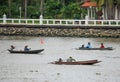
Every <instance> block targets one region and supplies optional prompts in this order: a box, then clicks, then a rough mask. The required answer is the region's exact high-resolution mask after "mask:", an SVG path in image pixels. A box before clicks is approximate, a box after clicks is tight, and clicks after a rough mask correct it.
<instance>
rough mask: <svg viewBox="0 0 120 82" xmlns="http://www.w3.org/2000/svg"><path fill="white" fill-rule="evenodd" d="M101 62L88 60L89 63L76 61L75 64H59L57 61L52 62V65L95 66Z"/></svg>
mask: <svg viewBox="0 0 120 82" xmlns="http://www.w3.org/2000/svg"><path fill="white" fill-rule="evenodd" d="M99 62H101V61H98V60H87V61H75V62H59V61H55V62H52V64H58V65H62V64H64V65H93V64H96V63H99Z"/></svg>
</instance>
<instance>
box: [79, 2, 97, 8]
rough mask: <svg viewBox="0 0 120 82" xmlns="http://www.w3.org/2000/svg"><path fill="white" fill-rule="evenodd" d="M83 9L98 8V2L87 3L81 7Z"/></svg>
mask: <svg viewBox="0 0 120 82" xmlns="http://www.w3.org/2000/svg"><path fill="white" fill-rule="evenodd" d="M81 6H82V7H90V6H92V7H96V6H97V3H96V2H85V3H83V4H82V5H81Z"/></svg>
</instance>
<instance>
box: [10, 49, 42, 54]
mask: <svg viewBox="0 0 120 82" xmlns="http://www.w3.org/2000/svg"><path fill="white" fill-rule="evenodd" d="M8 51H9V52H10V53H18V54H21V53H23V54H38V53H40V52H42V51H44V49H40V50H30V51H16V50H8Z"/></svg>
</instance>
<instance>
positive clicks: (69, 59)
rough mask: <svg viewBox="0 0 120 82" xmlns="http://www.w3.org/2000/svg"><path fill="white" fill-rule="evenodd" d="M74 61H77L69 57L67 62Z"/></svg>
mask: <svg viewBox="0 0 120 82" xmlns="http://www.w3.org/2000/svg"><path fill="white" fill-rule="evenodd" d="M73 61H76V60H75V59H73V58H72V57H69V58H68V59H67V62H73Z"/></svg>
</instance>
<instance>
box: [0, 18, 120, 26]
mask: <svg viewBox="0 0 120 82" xmlns="http://www.w3.org/2000/svg"><path fill="white" fill-rule="evenodd" d="M0 24H18V25H25V24H26V25H66V26H120V20H71V19H11V18H6V19H4V18H1V19H0Z"/></svg>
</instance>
